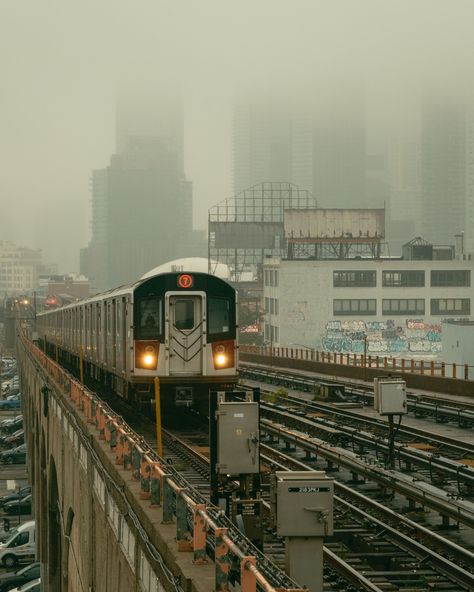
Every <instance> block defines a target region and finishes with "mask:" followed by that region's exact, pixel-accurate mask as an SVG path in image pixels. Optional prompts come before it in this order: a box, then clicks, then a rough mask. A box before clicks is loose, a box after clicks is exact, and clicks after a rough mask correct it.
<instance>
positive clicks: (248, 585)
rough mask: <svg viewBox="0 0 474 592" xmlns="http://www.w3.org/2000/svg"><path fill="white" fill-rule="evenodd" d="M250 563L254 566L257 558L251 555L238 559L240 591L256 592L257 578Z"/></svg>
mask: <svg viewBox="0 0 474 592" xmlns="http://www.w3.org/2000/svg"><path fill="white" fill-rule="evenodd" d="M250 565H253V566H256V565H257V559H256V558H255V557H252V556H248V557H242V559H241V560H240V587H241V589H242V592H256V590H257V578H256V577H255V574H254V573H253V571H252V570H251V568H250Z"/></svg>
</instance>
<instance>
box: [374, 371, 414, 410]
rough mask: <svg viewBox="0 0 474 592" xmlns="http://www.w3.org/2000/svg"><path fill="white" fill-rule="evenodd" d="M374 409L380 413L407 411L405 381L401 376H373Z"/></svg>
mask: <svg viewBox="0 0 474 592" xmlns="http://www.w3.org/2000/svg"><path fill="white" fill-rule="evenodd" d="M374 409H375V411H377V412H378V413H380V415H404V414H405V413H407V392H406V382H405V381H404V380H402V379H401V378H375V379H374Z"/></svg>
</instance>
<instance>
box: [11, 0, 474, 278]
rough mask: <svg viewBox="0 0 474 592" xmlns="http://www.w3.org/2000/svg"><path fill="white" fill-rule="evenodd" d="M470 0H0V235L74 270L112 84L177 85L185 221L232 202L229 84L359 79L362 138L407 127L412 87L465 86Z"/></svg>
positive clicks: (108, 124)
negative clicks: (187, 183)
mask: <svg viewBox="0 0 474 592" xmlns="http://www.w3.org/2000/svg"><path fill="white" fill-rule="evenodd" d="M473 22H474V3H473V2H472V1H471V0H454V1H453V0H442V1H441V0H438V1H437V0H423V1H422V0H418V1H417V0H405V1H403V0H390V1H389V0H346V1H337V0H326V1H325V2H321V1H317V0H293V1H291V2H290V0H285V1H283V0H253V1H250V0H245V1H244V0H240V1H238V2H237V1H234V2H230V1H226V0H187V1H184V0H181V1H179V0H178V1H177V0H174V1H167V2H164V1H160V0H143V1H136V2H125V1H121V0H86V1H84V0H83V1H82V2H80V3H74V2H69V1H67V0H44V1H43V2H32V1H31V0H15V1H14V2H6V1H5V0H4V1H3V2H2V3H1V4H0V74H1V78H0V80H1V82H0V117H1V127H0V156H1V166H0V200H1V209H0V240H5V239H11V240H14V241H16V242H17V243H19V244H21V245H24V246H31V247H35V248H42V249H43V250H44V259H45V260H47V261H50V262H57V263H59V265H60V271H63V272H67V271H77V270H78V267H79V248H80V247H84V246H86V245H87V242H88V238H89V227H88V224H89V218H90V191H89V180H90V175H91V171H92V169H94V168H102V167H104V166H106V165H107V164H108V162H109V158H110V155H111V154H112V153H113V151H114V149H115V129H114V126H115V104H116V99H117V94H118V92H119V90H120V89H121V88H123V87H124V86H125V87H127V86H131V87H136V88H139V87H140V84H141V83H142V82H144V81H146V84H147V85H148V84H150V83H152V84H156V85H157V86H159V85H160V84H163V83H165V84H166V83H173V84H177V85H179V86H180V87H181V88H182V89H183V95H184V108H185V120H184V123H185V169H186V174H187V177H188V178H189V179H190V180H191V181H192V182H193V184H194V203H195V207H194V217H195V221H196V223H197V225H198V226H199V227H200V228H204V227H205V224H206V220H207V209H208V207H209V206H211V205H213V204H214V203H216V202H218V201H220V200H221V199H223V198H225V197H228V196H230V194H231V187H232V175H231V165H232V162H231V113H232V101H233V97H234V96H235V93H236V92H242V90H245V89H250V90H251V91H254V92H255V89H258V88H261V89H263V90H264V91H266V92H267V91H268V90H273V89H278V88H279V87H281V88H289V87H292V88H296V89H298V92H300V93H302V94H306V93H307V94H308V95H310V94H311V93H314V92H317V91H318V88H322V87H325V86H326V85H328V84H332V83H334V81H337V83H338V84H339V83H341V82H344V83H347V84H349V85H350V84H360V85H362V86H363V87H364V88H365V94H366V113H367V126H368V142H369V148H368V149H369V150H370V143H371V142H372V143H374V144H376V143H377V141H378V138H379V136H381V135H383V134H385V133H391V132H394V133H399V132H401V133H402V134H403V135H405V136H412V137H414V138H416V137H417V134H418V125H419V123H418V122H419V102H418V101H419V96H420V92H421V89H422V88H423V87H424V85H425V84H429V85H434V86H436V87H437V88H444V89H449V91H450V92H452V93H454V94H456V93H457V92H458V90H459V92H462V89H464V87H466V86H467V87H471V86H472V82H473V80H472V78H473V72H474V69H473V65H474V64H473V62H474V36H473V35H472V23H473Z"/></svg>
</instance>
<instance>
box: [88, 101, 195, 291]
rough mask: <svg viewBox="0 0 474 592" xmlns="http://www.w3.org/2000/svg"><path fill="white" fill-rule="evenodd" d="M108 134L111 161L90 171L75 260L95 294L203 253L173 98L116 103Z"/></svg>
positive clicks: (178, 109) (179, 113)
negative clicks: (82, 243)
mask: <svg viewBox="0 0 474 592" xmlns="http://www.w3.org/2000/svg"><path fill="white" fill-rule="evenodd" d="M116 131H117V151H116V154H114V155H113V156H112V157H111V160H110V164H109V166H107V167H106V168H104V169H100V170H97V171H94V172H93V176H92V237H91V241H90V244H89V246H88V248H87V249H84V250H83V252H82V253H81V271H82V272H83V273H85V274H86V275H88V276H89V278H90V280H91V284H92V286H93V288H95V289H96V290H103V289H107V288H110V287H114V286H117V285H120V284H123V283H127V282H131V281H134V280H136V279H138V278H139V277H140V276H141V275H142V274H143V273H145V272H146V271H149V270H150V269H152V268H154V267H156V266H158V265H159V264H161V263H164V262H166V261H169V260H172V259H175V258H178V257H183V256H190V255H195V254H203V253H205V250H206V249H205V242H204V241H202V245H200V244H198V243H199V241H198V239H197V238H196V233H194V232H193V228H192V185H191V183H190V182H189V181H187V180H186V178H185V174H184V169H183V125H182V107H181V103H180V101H179V99H175V100H173V99H172V98H171V97H168V96H165V97H164V98H163V100H160V97H159V96H157V95H156V94H152V95H147V96H146V97H144V98H143V97H137V96H134V97H126V98H125V99H122V100H121V101H120V102H119V106H118V111H117V130H116ZM200 247H201V248H200Z"/></svg>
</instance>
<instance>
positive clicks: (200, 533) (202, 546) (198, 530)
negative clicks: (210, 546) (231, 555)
mask: <svg viewBox="0 0 474 592" xmlns="http://www.w3.org/2000/svg"><path fill="white" fill-rule="evenodd" d="M205 511H206V506H205V505H204V504H197V505H196V506H195V507H194V520H193V550H194V563H196V564H197V565H204V564H206V563H207V558H206V541H207V524H206V521H205V520H204V518H203V517H202V515H201V512H205Z"/></svg>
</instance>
